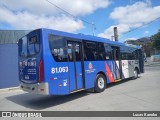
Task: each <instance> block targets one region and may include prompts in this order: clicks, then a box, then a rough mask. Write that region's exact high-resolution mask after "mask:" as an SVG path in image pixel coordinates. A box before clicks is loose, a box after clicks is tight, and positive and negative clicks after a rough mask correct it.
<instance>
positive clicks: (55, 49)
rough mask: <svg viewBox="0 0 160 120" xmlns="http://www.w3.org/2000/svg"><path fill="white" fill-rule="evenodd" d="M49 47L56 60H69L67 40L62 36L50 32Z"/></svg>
mask: <svg viewBox="0 0 160 120" xmlns="http://www.w3.org/2000/svg"><path fill="white" fill-rule="evenodd" d="M48 40H49V48H50V51H51V53H52V56H53V58H54V60H55V61H56V62H66V61H68V56H67V47H66V40H65V39H64V37H62V36H55V35H52V34H49V36H48Z"/></svg>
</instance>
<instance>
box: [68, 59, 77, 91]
mask: <svg viewBox="0 0 160 120" xmlns="http://www.w3.org/2000/svg"><path fill="white" fill-rule="evenodd" d="M74 74H75V73H74V62H69V76H70V81H69V88H70V91H74V90H76V80H75V75H74Z"/></svg>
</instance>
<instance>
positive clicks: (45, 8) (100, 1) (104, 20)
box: [0, 0, 160, 42]
mask: <svg viewBox="0 0 160 120" xmlns="http://www.w3.org/2000/svg"><path fill="white" fill-rule="evenodd" d="M48 1H50V2H52V3H53V4H55V5H57V6H58V7H60V8H62V9H64V10H66V11H68V12H69V13H70V14H72V15H74V16H76V17H78V18H80V19H82V20H85V21H87V22H89V23H92V22H94V23H95V35H96V36H100V37H105V38H109V39H111V36H112V35H113V27H114V26H117V27H118V33H119V38H120V41H121V42H123V41H124V40H125V39H128V38H132V39H137V38H140V37H144V36H150V35H152V34H155V33H156V32H157V31H158V29H160V19H158V20H156V21H154V22H152V23H150V24H148V25H145V26H143V27H141V28H140V29H137V30H134V31H132V30H133V29H135V28H137V27H139V26H142V25H144V24H146V23H149V22H151V21H153V20H155V19H156V18H158V17H160V0H48ZM82 20H79V19H76V18H74V17H73V16H70V15H68V14H66V13H65V12H63V11H62V10H60V9H58V8H56V7H55V6H53V5H52V4H50V3H49V2H47V1H46V0H1V1H0V29H15V30H17V29H18V30H19V29H25V30H30V29H37V28H50V29H56V30H62V31H67V32H72V33H83V34H89V35H92V25H91V24H88V23H86V22H84V21H82ZM128 31H131V32H129V33H127V34H124V33H126V32H128Z"/></svg>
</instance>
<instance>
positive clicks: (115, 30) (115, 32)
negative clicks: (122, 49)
mask: <svg viewBox="0 0 160 120" xmlns="http://www.w3.org/2000/svg"><path fill="white" fill-rule="evenodd" d="M113 31H114V39H115V41H118V30H117V27H114V28H113Z"/></svg>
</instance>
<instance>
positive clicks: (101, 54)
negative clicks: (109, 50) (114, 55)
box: [97, 43, 106, 60]
mask: <svg viewBox="0 0 160 120" xmlns="http://www.w3.org/2000/svg"><path fill="white" fill-rule="evenodd" d="M97 55H98V60H106V53H105V48H104V43H98V54H97Z"/></svg>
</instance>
